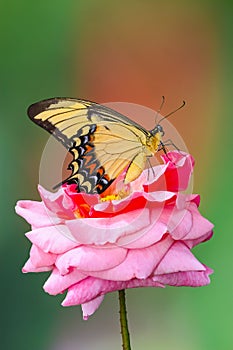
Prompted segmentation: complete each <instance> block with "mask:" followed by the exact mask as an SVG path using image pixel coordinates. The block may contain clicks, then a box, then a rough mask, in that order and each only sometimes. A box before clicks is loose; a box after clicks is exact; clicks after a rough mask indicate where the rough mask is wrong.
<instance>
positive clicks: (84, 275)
mask: <svg viewBox="0 0 233 350" xmlns="http://www.w3.org/2000/svg"><path fill="white" fill-rule="evenodd" d="M162 159H163V161H164V164H161V165H158V166H155V167H154V168H153V181H152V182H149V181H147V175H148V171H144V172H143V173H142V174H141V176H140V177H139V178H138V179H137V180H135V181H134V182H132V183H131V184H129V185H128V186H124V185H122V183H121V177H119V179H117V180H116V181H114V182H113V184H114V186H112V187H111V190H112V193H115V194H117V193H120V192H119V190H117V188H118V187H119V188H121V191H122V189H123V191H122V193H123V195H122V193H121V197H122V198H121V199H117V200H107V201H101V199H100V196H98V195H90V194H85V193H77V192H76V191H75V185H69V186H63V187H62V188H61V189H60V190H59V191H58V192H57V193H51V192H48V191H47V190H45V189H43V188H42V187H41V186H39V192H40V195H41V198H42V202H36V201H25V200H24V201H19V202H18V203H17V206H16V212H17V213H18V214H19V215H21V216H22V217H24V218H25V219H26V220H27V221H28V222H29V224H30V225H31V226H32V230H31V231H29V232H28V233H26V236H27V238H28V239H29V240H30V241H31V242H32V247H31V251H30V258H29V260H28V261H27V262H26V264H25V266H24V267H23V272H41V271H51V274H50V276H49V278H48V279H47V281H46V283H45V285H44V290H45V291H46V292H48V293H49V294H52V295H56V294H59V293H64V292H65V291H67V294H66V297H65V299H64V301H63V303H62V305H63V306H71V305H78V304H81V305H82V310H83V317H84V319H87V318H88V316H90V315H91V314H93V313H94V312H95V310H96V309H97V308H98V306H99V305H100V303H101V302H102V300H103V298H104V295H105V294H106V293H108V292H112V291H116V290H121V289H125V288H135V287H165V285H171V286H191V287H197V286H203V285H206V284H208V283H209V282H210V280H209V274H211V272H212V271H211V269H210V268H208V267H206V266H205V265H203V264H202V263H201V262H199V261H198V260H197V259H196V258H195V257H194V255H193V254H192V253H191V249H192V248H193V247H194V246H195V245H197V244H199V243H201V242H203V241H205V240H208V239H209V238H210V237H211V236H212V229H213V225H212V224H211V223H210V222H209V221H208V220H206V219H205V218H203V217H202V216H201V215H200V213H199V211H198V205H199V201H200V198H199V196H198V195H190V194H184V193H181V191H183V190H185V189H186V188H187V186H188V184H189V180H190V176H191V173H192V169H193V159H192V157H191V156H190V155H187V154H181V153H179V152H177V151H174V152H170V153H169V155H168V156H165V155H164V156H162ZM150 171H152V170H150ZM112 193H111V194H112ZM126 194H127V195H126ZM124 195H125V196H124ZM110 198H111V197H110ZM107 199H108V197H107Z"/></svg>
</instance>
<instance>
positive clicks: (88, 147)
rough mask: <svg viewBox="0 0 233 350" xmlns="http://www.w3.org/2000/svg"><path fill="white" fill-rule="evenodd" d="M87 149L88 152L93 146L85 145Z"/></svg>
mask: <svg viewBox="0 0 233 350" xmlns="http://www.w3.org/2000/svg"><path fill="white" fill-rule="evenodd" d="M85 149H86V152H87V153H88V152H90V151H91V150H92V149H93V147H91V146H90V145H85Z"/></svg>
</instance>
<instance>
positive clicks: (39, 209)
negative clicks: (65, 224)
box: [15, 200, 60, 228]
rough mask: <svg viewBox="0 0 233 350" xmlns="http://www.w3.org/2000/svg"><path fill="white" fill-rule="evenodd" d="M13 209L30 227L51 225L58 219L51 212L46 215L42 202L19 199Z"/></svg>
mask: <svg viewBox="0 0 233 350" xmlns="http://www.w3.org/2000/svg"><path fill="white" fill-rule="evenodd" d="M15 211H16V213H17V214H18V215H20V216H22V217H23V218H24V219H25V220H26V221H27V222H28V223H29V224H30V225H32V228H38V227H45V226H51V225H53V224H54V223H58V222H59V221H60V220H59V219H58V218H56V217H54V215H53V214H52V213H51V215H48V211H47V210H46V208H45V206H44V204H43V202H36V201H28V200H21V201H18V202H17V204H16V207H15Z"/></svg>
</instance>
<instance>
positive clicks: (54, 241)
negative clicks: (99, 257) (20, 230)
mask: <svg viewBox="0 0 233 350" xmlns="http://www.w3.org/2000/svg"><path fill="white" fill-rule="evenodd" d="M66 235H67V236H68V235H69V230H68V228H67V227H66V226H65V225H57V226H51V227H42V228H38V229H35V230H33V231H30V232H28V233H26V234H25V236H26V237H27V238H28V239H29V240H30V241H31V242H32V243H33V244H35V245H36V246H38V247H39V248H40V249H42V250H43V251H44V252H45V253H54V254H62V253H64V252H67V251H68V250H70V249H72V248H75V247H77V246H78V243H77V242H73V241H71V240H70V239H69V238H67V237H66Z"/></svg>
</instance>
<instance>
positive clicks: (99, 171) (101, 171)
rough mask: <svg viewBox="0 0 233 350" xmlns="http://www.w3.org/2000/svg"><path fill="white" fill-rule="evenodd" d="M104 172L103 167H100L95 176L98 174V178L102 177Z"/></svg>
mask: <svg viewBox="0 0 233 350" xmlns="http://www.w3.org/2000/svg"><path fill="white" fill-rule="evenodd" d="M104 172H105V170H104V168H103V167H100V168H99V169H98V170H97V174H98V175H99V176H102V175H103V174H104Z"/></svg>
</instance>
